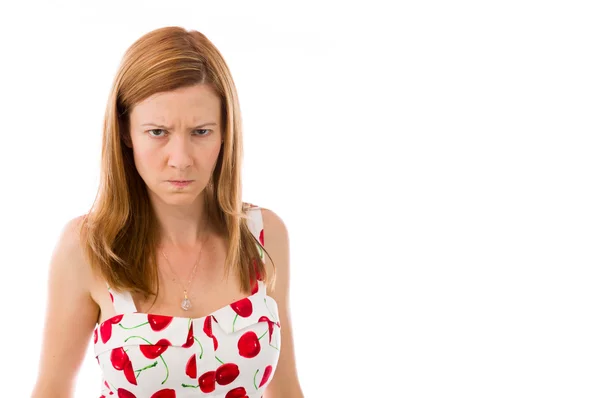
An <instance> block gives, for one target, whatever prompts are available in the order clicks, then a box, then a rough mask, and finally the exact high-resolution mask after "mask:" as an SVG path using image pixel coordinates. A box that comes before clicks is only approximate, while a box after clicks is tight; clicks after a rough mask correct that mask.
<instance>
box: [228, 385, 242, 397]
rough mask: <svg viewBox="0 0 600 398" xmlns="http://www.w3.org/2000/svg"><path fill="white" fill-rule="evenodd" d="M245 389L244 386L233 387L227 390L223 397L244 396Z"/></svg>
mask: <svg viewBox="0 0 600 398" xmlns="http://www.w3.org/2000/svg"><path fill="white" fill-rule="evenodd" d="M246 397H247V395H246V389H245V388H244V387H238V388H234V389H233V390H231V391H229V392H228V393H227V394H226V395H225V398H246Z"/></svg>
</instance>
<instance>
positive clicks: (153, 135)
mask: <svg viewBox="0 0 600 398" xmlns="http://www.w3.org/2000/svg"><path fill="white" fill-rule="evenodd" d="M153 131H165V130H163V129H152V130H148V132H149V133H150V135H151V136H152V137H160V135H155V134H153V133H152V132H153ZM198 131H204V132H205V133H204V134H198V135H200V136H205V135H208V134H209V132H210V131H212V130H208V129H199V130H195V132H198Z"/></svg>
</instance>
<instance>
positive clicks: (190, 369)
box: [185, 354, 198, 379]
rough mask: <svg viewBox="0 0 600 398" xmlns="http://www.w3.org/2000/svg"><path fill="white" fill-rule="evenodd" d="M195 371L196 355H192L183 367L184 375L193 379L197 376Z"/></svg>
mask: <svg viewBox="0 0 600 398" xmlns="http://www.w3.org/2000/svg"><path fill="white" fill-rule="evenodd" d="M196 372H197V369H196V354H192V356H191V357H190V359H188V361H187V364H186V365H185V374H186V375H188V376H189V377H191V378H192V379H195V378H196V377H198V376H197V373H196Z"/></svg>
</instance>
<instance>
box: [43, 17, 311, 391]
mask: <svg viewBox="0 0 600 398" xmlns="http://www.w3.org/2000/svg"><path fill="white" fill-rule="evenodd" d="M241 159H242V136H241V119H240V110H239V104H238V98H237V94H236V89H235V85H234V83H233V79H232V77H231V73H230V71H229V69H228V67H227V65H226V63H225V61H224V60H223V58H222V56H221V54H220V53H219V51H218V50H217V49H216V48H215V47H214V45H213V44H212V43H211V42H210V41H209V40H208V39H207V38H206V37H205V36H204V35H203V34H201V33H199V32H196V31H189V32H188V31H186V30H184V29H182V28H178V27H168V28H161V29H157V30H155V31H153V32H150V33H148V34H146V35H144V36H143V37H141V38H140V39H139V40H138V41H136V42H135V43H134V44H133V45H132V46H131V47H130V48H129V49H128V50H127V51H126V53H125V55H124V58H123V60H122V63H121V65H120V68H119V70H118V72H117V75H116V78H115V80H114V85H113V89H112V93H111V95H110V98H109V101H108V107H107V109H106V116H105V122H104V135H103V141H102V170H101V171H102V173H101V183H100V189H99V192H98V196H97V197H96V201H95V202H94V206H92V209H91V210H90V212H89V213H88V214H85V215H83V216H81V217H77V218H74V219H73V220H70V221H69V222H68V223H67V224H66V225H65V227H64V229H63V231H62V234H61V237H60V239H59V242H58V244H57V246H56V248H55V250H54V253H53V255H52V260H51V264H50V274H49V285H48V292H49V293H48V304H47V305H48V306H47V315H46V321H45V329H44V337H43V351H42V354H41V360H40V365H39V366H40V367H39V375H38V379H37V383H36V385H35V388H34V391H33V394H32V396H33V397H35V398H45V397H61V398H62V397H67V396H72V395H71V394H72V390H73V385H74V380H75V377H76V374H77V370H78V368H79V366H80V364H81V362H82V360H83V358H84V354H85V351H86V348H87V346H88V343H89V342H90V339H93V344H94V352H95V355H96V360H97V362H98V364H99V366H100V369H101V372H102V376H103V379H102V383H101V385H102V387H101V388H102V391H101V392H99V394H98V395H99V396H104V397H108V396H109V395H112V396H116V397H126V398H130V397H137V398H148V397H152V398H167V397H223V398H238V397H249V398H258V397H264V398H296V397H303V394H302V392H301V388H300V385H299V382H298V378H297V374H296V365H295V357H294V348H293V340H292V325H291V323H290V311H289V308H288V287H289V278H290V276H289V275H290V274H289V244H288V234H287V230H286V227H285V225H284V223H283V222H282V220H281V219H280V218H279V217H278V216H277V215H276V214H275V213H274V212H272V211H270V210H268V209H264V208H260V207H257V206H254V205H251V204H247V203H243V202H242V200H241V193H242V191H241V180H240V178H241V170H240V166H241ZM265 254H266V255H265ZM276 275H277V283H275V276H276Z"/></svg>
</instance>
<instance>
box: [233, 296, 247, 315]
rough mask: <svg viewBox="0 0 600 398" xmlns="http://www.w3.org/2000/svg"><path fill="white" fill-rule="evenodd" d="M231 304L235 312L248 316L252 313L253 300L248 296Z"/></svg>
mask: <svg viewBox="0 0 600 398" xmlns="http://www.w3.org/2000/svg"><path fill="white" fill-rule="evenodd" d="M230 306H231V308H233V310H234V311H235V313H236V314H238V315H239V316H241V317H244V318H248V317H249V316H250V315H252V301H250V300H249V299H248V297H246V298H243V299H241V300H238V301H236V302H235V303H233V304H230Z"/></svg>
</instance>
